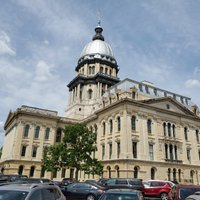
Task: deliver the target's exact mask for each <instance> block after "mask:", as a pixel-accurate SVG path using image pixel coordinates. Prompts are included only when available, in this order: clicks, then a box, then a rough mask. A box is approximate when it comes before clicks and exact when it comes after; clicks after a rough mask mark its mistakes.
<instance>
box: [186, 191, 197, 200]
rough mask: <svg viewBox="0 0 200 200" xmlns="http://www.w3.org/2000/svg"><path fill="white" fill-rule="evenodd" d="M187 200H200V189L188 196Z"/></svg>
mask: <svg viewBox="0 0 200 200" xmlns="http://www.w3.org/2000/svg"><path fill="white" fill-rule="evenodd" d="M185 200H200V191H198V192H195V193H194V194H192V195H190V196H189V197H187V198H186V199H185Z"/></svg>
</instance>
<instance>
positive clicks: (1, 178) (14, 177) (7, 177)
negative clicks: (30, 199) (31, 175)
mask: <svg viewBox="0 0 200 200" xmlns="http://www.w3.org/2000/svg"><path fill="white" fill-rule="evenodd" d="M27 178H28V176H26V175H18V174H1V175H0V183H5V182H16V181H19V180H24V179H27Z"/></svg>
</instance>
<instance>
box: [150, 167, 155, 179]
mask: <svg viewBox="0 0 200 200" xmlns="http://www.w3.org/2000/svg"><path fill="white" fill-rule="evenodd" d="M151 179H152V180H154V179H155V168H153V167H152V168H151Z"/></svg>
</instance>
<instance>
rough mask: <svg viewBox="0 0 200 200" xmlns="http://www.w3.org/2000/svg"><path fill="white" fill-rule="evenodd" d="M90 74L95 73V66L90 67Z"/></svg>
mask: <svg viewBox="0 0 200 200" xmlns="http://www.w3.org/2000/svg"><path fill="white" fill-rule="evenodd" d="M92 74H95V66H93V67H92Z"/></svg>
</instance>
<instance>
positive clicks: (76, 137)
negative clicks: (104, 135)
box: [63, 124, 103, 179]
mask: <svg viewBox="0 0 200 200" xmlns="http://www.w3.org/2000/svg"><path fill="white" fill-rule="evenodd" d="M63 132H64V138H63V143H64V145H65V146H67V164H68V166H69V167H72V168H75V169H76V175H75V178H76V179H77V178H78V172H79V171H80V170H84V171H85V173H88V174H89V173H92V174H98V175H101V174H102V171H103V165H102V163H101V162H100V161H98V160H97V159H96V158H94V157H93V154H94V153H95V151H96V150H97V147H96V139H97V134H96V133H94V132H93V131H91V130H89V129H88V127H87V126H86V125H85V124H73V125H68V126H65V128H64V129H63Z"/></svg>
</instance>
